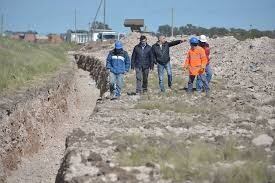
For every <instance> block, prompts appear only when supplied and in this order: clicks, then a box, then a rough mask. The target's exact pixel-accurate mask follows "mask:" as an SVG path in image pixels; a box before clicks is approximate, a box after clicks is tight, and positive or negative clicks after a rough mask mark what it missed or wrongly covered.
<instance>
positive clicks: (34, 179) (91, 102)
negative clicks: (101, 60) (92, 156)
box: [7, 70, 99, 183]
mask: <svg viewBox="0 0 275 183" xmlns="http://www.w3.org/2000/svg"><path fill="white" fill-rule="evenodd" d="M75 79H76V82H75V83H76V86H75V90H76V91H74V92H72V93H74V94H73V95H72V97H77V98H76V100H72V101H77V102H76V103H70V102H71V101H68V102H69V107H71V108H72V110H73V111H71V114H70V115H73V119H74V120H72V121H69V120H66V119H64V123H63V126H59V127H57V128H58V129H57V133H56V135H55V136H54V137H51V138H50V139H49V141H48V142H47V143H46V145H45V148H44V149H43V150H41V151H40V152H39V153H37V154H34V155H33V156H32V157H27V158H23V159H22V163H21V164H20V165H19V167H18V169H17V170H16V171H14V172H12V175H11V176H9V177H8V178H7V182H8V183H19V182H20V183H42V182H43V183H53V182H55V178H56V174H57V172H58V169H59V167H60V162H61V159H62V157H63V156H64V150H65V147H64V142H65V139H66V137H67V136H68V134H69V133H71V132H72V130H73V129H74V128H77V127H78V126H80V125H81V123H82V122H83V121H85V120H86V119H87V118H88V117H89V115H90V114H92V111H93V109H94V107H95V104H96V100H97V98H98V95H99V91H98V90H97V89H96V87H95V83H94V82H93V81H92V80H91V78H90V76H89V73H88V72H85V71H83V70H77V73H76V75H75ZM75 106H76V107H75ZM75 109H76V110H75Z"/></svg>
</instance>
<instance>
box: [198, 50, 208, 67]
mask: <svg viewBox="0 0 275 183" xmlns="http://www.w3.org/2000/svg"><path fill="white" fill-rule="evenodd" d="M200 56H201V66H202V68H203V69H205V67H206V64H207V57H206V54H205V51H204V50H203V49H202V51H201V53H200Z"/></svg>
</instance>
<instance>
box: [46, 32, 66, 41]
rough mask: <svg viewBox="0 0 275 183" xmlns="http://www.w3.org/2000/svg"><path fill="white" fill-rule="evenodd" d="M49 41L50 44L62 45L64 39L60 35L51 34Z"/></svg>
mask: <svg viewBox="0 0 275 183" xmlns="http://www.w3.org/2000/svg"><path fill="white" fill-rule="evenodd" d="M48 40H49V42H50V43H62V42H63V39H62V38H61V37H60V35H57V34H49V35H48Z"/></svg>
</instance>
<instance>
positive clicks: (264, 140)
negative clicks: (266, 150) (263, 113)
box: [252, 134, 273, 147]
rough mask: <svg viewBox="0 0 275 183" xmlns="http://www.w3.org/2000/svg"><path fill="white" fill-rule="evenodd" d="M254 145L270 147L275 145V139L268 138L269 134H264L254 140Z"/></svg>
mask: <svg viewBox="0 0 275 183" xmlns="http://www.w3.org/2000/svg"><path fill="white" fill-rule="evenodd" d="M252 143H253V144H254V145H255V146H264V147H270V146H271V145H272V143H273V138H272V137H270V136H268V135H267V134H262V135H260V136H258V137H256V138H254V139H253V140H252Z"/></svg>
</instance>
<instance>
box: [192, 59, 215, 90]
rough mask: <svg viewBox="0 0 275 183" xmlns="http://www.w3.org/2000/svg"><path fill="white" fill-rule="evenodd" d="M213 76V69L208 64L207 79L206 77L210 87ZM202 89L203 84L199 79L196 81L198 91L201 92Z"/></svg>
mask: <svg viewBox="0 0 275 183" xmlns="http://www.w3.org/2000/svg"><path fill="white" fill-rule="evenodd" d="M212 75H213V72H212V68H211V66H210V64H207V65H206V67H205V77H206V80H207V82H208V85H209V83H210V81H211V79H212ZM202 87H203V82H202V80H201V79H200V78H199V77H197V81H196V89H197V91H201V90H202Z"/></svg>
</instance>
